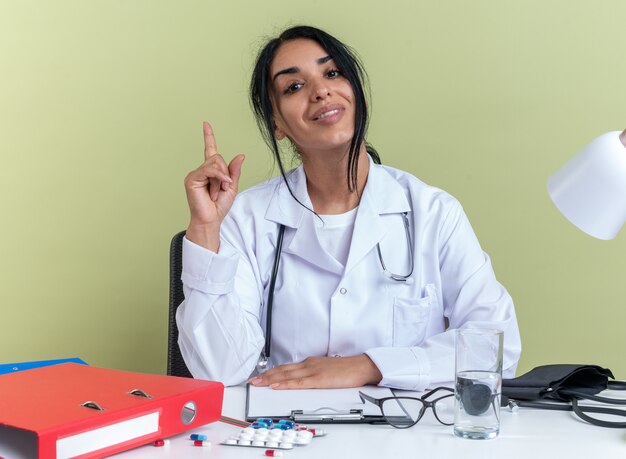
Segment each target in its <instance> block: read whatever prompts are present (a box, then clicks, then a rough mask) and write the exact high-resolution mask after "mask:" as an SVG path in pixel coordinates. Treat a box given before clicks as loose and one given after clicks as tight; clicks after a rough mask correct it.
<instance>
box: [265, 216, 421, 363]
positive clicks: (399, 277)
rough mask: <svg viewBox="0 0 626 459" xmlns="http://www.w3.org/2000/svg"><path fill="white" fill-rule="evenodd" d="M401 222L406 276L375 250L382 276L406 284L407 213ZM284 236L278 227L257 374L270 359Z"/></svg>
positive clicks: (410, 245)
mask: <svg viewBox="0 0 626 459" xmlns="http://www.w3.org/2000/svg"><path fill="white" fill-rule="evenodd" d="M401 215H402V221H403V224H404V232H405V234H406V243H407V246H408V257H409V272H408V274H394V273H392V272H391V271H389V270H388V269H387V266H386V265H385V261H384V260H383V255H382V252H381V250H380V243H377V244H376V250H377V252H378V259H379V260H380V266H381V267H382V269H383V274H384V275H385V276H387V277H388V278H389V279H392V280H394V281H396V282H407V281H408V280H409V278H410V277H411V275H412V274H413V267H414V261H413V242H412V239H411V231H410V228H409V217H407V212H402V214H401ZM284 236H285V225H280V227H279V228H278V238H277V240H276V253H275V254H274V264H273V266H272V276H271V278H270V289H269V293H268V295H267V315H266V320H265V346H264V348H263V351H261V357H260V358H259V362H258V363H257V366H256V369H257V371H258V372H259V373H263V372H264V371H265V370H267V369H268V368H267V365H268V362H269V358H270V347H271V342H272V307H273V305H274V287H275V286H276V277H277V276H278V265H279V264H280V254H281V252H282V250H283V238H284Z"/></svg>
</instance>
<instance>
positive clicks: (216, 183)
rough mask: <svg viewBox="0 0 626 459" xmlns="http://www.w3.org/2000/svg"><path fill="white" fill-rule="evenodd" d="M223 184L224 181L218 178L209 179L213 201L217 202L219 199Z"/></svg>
mask: <svg viewBox="0 0 626 459" xmlns="http://www.w3.org/2000/svg"><path fill="white" fill-rule="evenodd" d="M221 184H222V181H221V180H219V179H217V178H210V179H209V196H210V197H211V201H213V202H215V201H217V197H218V196H219V193H220V188H221V186H222V185H221Z"/></svg>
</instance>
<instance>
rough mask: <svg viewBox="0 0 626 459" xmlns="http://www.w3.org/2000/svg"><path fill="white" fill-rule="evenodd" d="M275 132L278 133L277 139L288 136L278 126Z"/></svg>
mask: <svg viewBox="0 0 626 459" xmlns="http://www.w3.org/2000/svg"><path fill="white" fill-rule="evenodd" d="M274 132H275V133H276V140H283V139H284V138H285V137H286V136H287V134H285V133H284V132H283V131H282V130H281V129H278V128H276V130H275V131H274Z"/></svg>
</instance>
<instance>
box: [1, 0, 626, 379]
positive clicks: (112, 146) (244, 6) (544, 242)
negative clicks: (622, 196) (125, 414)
mask: <svg viewBox="0 0 626 459" xmlns="http://www.w3.org/2000/svg"><path fill="white" fill-rule="evenodd" d="M624 18H626V3H625V2H623V0H605V1H602V2H592V1H571V0H569V1H568V0H559V1H553V0H519V1H510V0H474V1H471V2H470V1H460V0H459V1H441V0H431V1H424V0H410V1H395V2H394V1H390V2H382V1H363V0H358V1H357V0H354V1H344V2H340V1H338V0H309V1H308V2H291V1H271V0H265V1H248V2H244V1H228V2H227V1H219V2H217V1H208V0H207V1H191V0H182V1H181V0H179V1H176V2H174V1H171V2H165V1H150V0H125V1H121V0H107V1H104V0H96V1H81V0H75V1H70V0H55V1H45V0H41V1H32V0H31V1H24V0H22V1H10V0H1V3H0V154H1V159H2V161H1V163H0V210H1V212H2V217H1V222H2V223H1V225H0V236H1V240H2V244H1V248H0V279H1V282H2V284H1V288H0V307H1V308H2V315H1V317H2V320H1V323H2V326H1V331H0V362H11V361H21V360H35V359H45V358H58V357H68V356H80V357H82V358H83V359H85V360H87V361H88V362H89V363H91V364H94V365H99V366H107V367H114V368H122V369H131V370H137V371H147V372H164V371H165V361H166V340H167V332H166V328H167V303H168V246H169V240H170V237H171V236H172V234H174V233H175V232H176V231H178V230H180V229H182V228H184V227H185V226H186V223H187V218H188V217H187V208H186V202H185V197H184V190H183V185H182V182H183V177H184V175H185V174H186V172H187V171H188V170H190V169H192V168H194V167H196V166H197V165H198V164H199V163H200V161H201V159H202V131H201V129H202V128H201V122H202V120H204V119H207V120H210V121H211V122H212V123H214V127H215V131H216V135H217V139H218V144H219V147H220V149H221V152H222V153H223V154H224V155H225V156H226V157H227V158H230V157H232V156H233V155H235V154H236V153H239V152H244V153H246V154H247V156H248V159H247V161H246V163H245V164H244V171H243V178H242V180H243V185H244V187H247V186H250V185H251V184H253V183H256V182H258V181H260V180H262V179H265V178H267V177H268V176H270V175H271V174H272V173H273V170H272V167H271V162H270V160H269V153H268V151H267V149H266V148H265V146H264V145H263V144H262V142H261V140H260V136H259V135H258V133H257V130H256V127H255V124H254V121H253V119H252V116H251V114H250V110H249V107H248V102H247V93H246V88H247V83H248V77H249V74H250V69H251V65H252V59H253V57H254V55H255V53H256V50H257V49H258V46H259V44H260V43H261V42H262V39H263V37H264V36H267V35H270V34H273V33H275V32H276V31H278V30H280V29H281V28H283V27H284V26H286V25H293V24H296V23H301V22H304V23H310V24H313V25H316V26H320V27H322V28H325V29H327V30H329V31H330V32H331V33H333V34H335V35H337V36H338V37H339V38H341V39H343V40H344V41H346V42H347V43H349V44H351V45H352V46H353V47H354V48H356V49H357V50H358V52H359V53H360V55H361V57H362V58H363V61H364V63H365V66H366V68H367V70H368V71H369V74H370V79H371V86H372V94H373V98H372V103H371V106H372V109H373V117H372V122H371V127H370V131H369V137H368V139H369V141H371V142H372V143H373V144H374V145H375V146H376V147H377V148H378V150H379V152H380V153H381V156H382V158H383V161H384V162H385V163H386V164H389V165H393V166H397V167H400V168H403V169H406V170H408V171H410V172H412V173H414V174H415V175H417V176H418V177H420V178H422V179H423V180H424V181H426V182H428V183H430V184H433V185H436V186H439V187H441V188H444V189H446V190H448V191H449V192H450V193H452V194H453V195H455V196H456V197H457V198H458V199H459V200H460V201H461V202H462V203H463V204H464V207H465V209H466V211H467V213H468V215H469V217H470V220H471V221H472V223H473V225H474V228H475V230H476V232H477V234H478V236H479V239H480V240H481V242H482V244H483V247H484V249H485V250H486V251H487V252H488V253H489V254H490V255H491V257H492V260H493V264H494V267H495V270H496V273H497V275H498V277H499V279H500V280H501V282H502V283H503V284H504V285H505V286H506V287H507V288H508V289H509V290H510V292H511V294H512V295H513V298H514V299H515V303H516V306H517V314H518V317H519V323H520V327H521V332H522V337H523V344H524V351H523V356H522V361H521V364H520V368H519V370H526V369H528V368H530V367H532V366H535V365H538V364H541V363H550V362H553V363H554V362H580V363H583V362H593V363H598V364H602V365H605V366H608V367H610V368H612V369H614V370H615V372H616V373H617V374H618V375H621V376H622V377H626V362H625V361H624V359H623V358H622V351H621V347H622V346H621V343H622V340H620V339H619V338H618V337H619V336H620V335H622V334H623V328H624V326H623V324H624V323H626V300H625V299H624V291H623V290H624V289H623V286H624V285H625V282H626V278H625V275H626V269H625V264H626V262H625V259H626V231H623V232H622V233H621V234H620V235H618V237H617V238H616V239H615V240H613V241H611V242H603V241H599V240H595V239H593V238H591V237H589V236H587V235H585V234H583V233H581V232H580V231H579V230H577V229H576V228H575V227H573V226H572V225H570V224H569V223H568V222H567V221H566V220H565V219H564V218H563V217H562V216H561V215H560V214H559V213H558V211H557V210H556V209H555V208H554V207H553V205H552V203H551V202H550V200H549V198H548V196H547V194H546V192H545V183H546V179H547V177H548V176H549V175H550V174H551V173H552V172H553V171H555V170H556V169H557V168H558V167H559V166H560V165H561V164H562V163H563V162H564V161H565V160H566V159H567V158H568V157H569V156H570V155H572V154H574V153H576V152H577V151H578V150H580V149H581V148H582V147H583V146H584V145H585V144H586V143H587V142H588V141H590V140H591V139H592V138H593V137H595V136H597V135H599V134H601V133H603V132H605V131H608V130H617V129H622V128H624V127H626V111H625V110H624V107H625V104H624V101H625V95H624V88H625V85H624V82H625V81H626V59H625V57H624V56H625V54H624V46H625V45H626V27H624Z"/></svg>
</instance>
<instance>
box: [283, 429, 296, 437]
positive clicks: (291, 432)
mask: <svg viewBox="0 0 626 459" xmlns="http://www.w3.org/2000/svg"><path fill="white" fill-rule="evenodd" d="M296 435H298V434H297V433H296V431H295V430H285V431H284V432H283V438H296Z"/></svg>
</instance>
